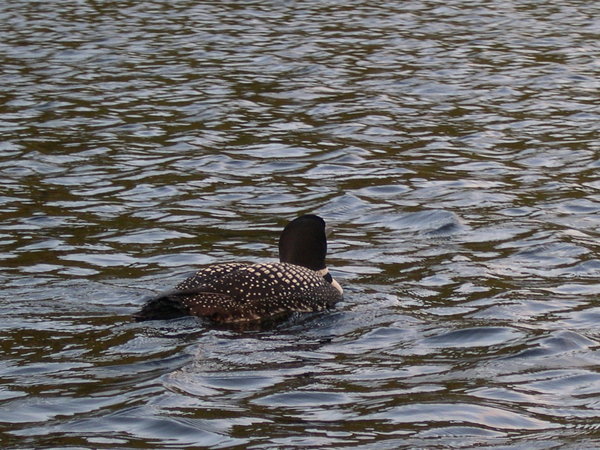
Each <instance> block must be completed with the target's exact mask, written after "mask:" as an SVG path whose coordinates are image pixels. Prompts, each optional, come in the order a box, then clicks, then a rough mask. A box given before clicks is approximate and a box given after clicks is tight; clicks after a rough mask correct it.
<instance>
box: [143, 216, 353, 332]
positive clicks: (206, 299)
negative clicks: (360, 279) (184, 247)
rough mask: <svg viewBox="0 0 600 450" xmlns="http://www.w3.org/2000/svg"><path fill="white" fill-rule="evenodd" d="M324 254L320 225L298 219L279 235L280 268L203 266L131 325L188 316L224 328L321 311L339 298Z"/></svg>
mask: <svg viewBox="0 0 600 450" xmlns="http://www.w3.org/2000/svg"><path fill="white" fill-rule="evenodd" d="M326 248H327V243H326V238H325V222H324V221H323V219H321V218H320V217H318V216H312V215H307V216H301V217H299V218H298V219H295V220H294V221H292V222H290V223H289V224H288V225H287V226H286V228H285V229H284V231H283V232H282V235H281V237H280V243H279V250H280V260H281V261H282V262H278V263H261V264H242V263H235V262H234V263H224V264H214V265H211V266H207V267H205V268H203V269H200V270H198V271H197V272H196V273H195V274H194V275H192V276H191V277H189V278H187V279H186V280H184V281H182V282H181V283H179V284H178V285H177V286H176V287H175V289H174V290H173V291H171V292H168V293H166V294H163V295H161V296H158V297H156V298H154V299H151V300H149V301H148V302H147V303H146V305H145V306H144V307H143V308H142V310H141V312H140V313H139V314H138V315H137V316H136V319H137V320H150V319H158V318H171V317H178V316H181V315H186V314H189V315H195V316H201V317H208V318H210V319H212V320H214V321H217V322H227V323H229V322H243V321H254V320H259V319H266V318H272V317H275V316H279V315H282V314H286V313H291V312H295V311H297V312H312V311H322V310H324V309H326V308H329V307H331V306H333V305H334V304H335V303H336V302H337V301H339V300H340V299H341V298H342V289H341V287H340V285H339V284H338V283H337V282H336V281H335V280H333V279H332V278H331V276H330V275H329V273H328V271H327V268H326V267H325V252H326Z"/></svg>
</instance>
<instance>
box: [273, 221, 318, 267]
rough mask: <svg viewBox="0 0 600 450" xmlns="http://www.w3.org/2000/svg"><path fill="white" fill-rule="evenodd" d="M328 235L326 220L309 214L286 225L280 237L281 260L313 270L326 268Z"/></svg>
mask: <svg viewBox="0 0 600 450" xmlns="http://www.w3.org/2000/svg"><path fill="white" fill-rule="evenodd" d="M326 254H327V237H326V236H325V221H324V220H323V219H321V218H320V217H319V216H315V215H314V214H307V215H305V216H300V217H298V218H297V219H294V220H292V221H291V222H290V223H288V224H287V225H286V227H285V228H284V229H283V232H282V233H281V237H280V238H279V261H281V262H286V263H291V264H296V265H298V266H304V267H307V268H309V269H312V270H321V269H324V268H325V255H326Z"/></svg>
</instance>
